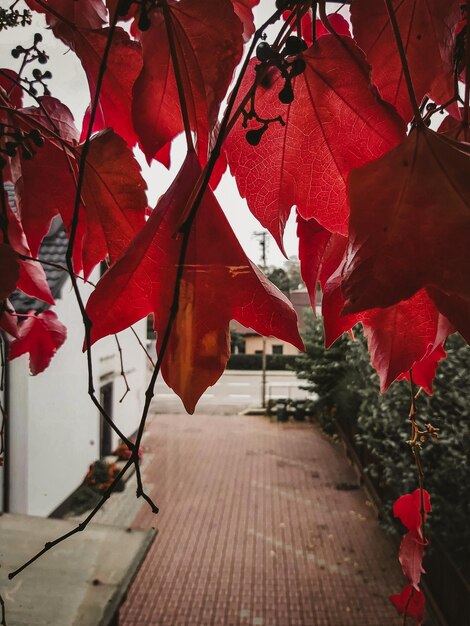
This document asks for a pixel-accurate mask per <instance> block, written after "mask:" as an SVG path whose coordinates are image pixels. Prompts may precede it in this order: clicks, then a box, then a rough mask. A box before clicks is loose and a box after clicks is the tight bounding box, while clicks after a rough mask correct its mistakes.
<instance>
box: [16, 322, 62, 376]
mask: <svg viewBox="0 0 470 626" xmlns="http://www.w3.org/2000/svg"><path fill="white" fill-rule="evenodd" d="M28 316H29V317H27V318H26V319H25V321H24V322H22V324H21V325H20V327H19V331H18V338H17V339H14V340H13V341H12V342H11V343H10V349H9V352H8V358H9V359H10V360H11V361H12V360H13V359H16V358H18V357H19V356H21V355H22V354H26V353H29V369H30V371H31V374H33V376H35V375H36V374H39V373H40V372H43V371H44V370H45V369H46V368H47V367H48V366H49V363H50V362H51V359H52V357H53V356H54V354H55V353H56V352H57V350H58V349H59V348H60V347H61V345H62V344H63V343H64V341H65V339H66V337H67V329H66V328H65V326H64V325H63V324H62V323H61V322H60V321H59V320H58V318H57V315H56V314H55V313H54V311H43V312H42V313H38V314H37V315H35V314H34V311H30V312H29V313H28Z"/></svg>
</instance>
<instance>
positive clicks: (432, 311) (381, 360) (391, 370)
mask: <svg viewBox="0 0 470 626" xmlns="http://www.w3.org/2000/svg"><path fill="white" fill-rule="evenodd" d="M297 232H298V235H299V258H300V263H301V271H302V277H303V279H304V281H305V284H306V286H307V289H308V291H309V294H310V300H311V302H312V306H314V304H315V294H316V288H317V282H318V281H319V282H320V284H321V286H322V290H323V298H322V312H323V323H324V328H325V345H326V347H327V348H329V347H330V346H331V345H332V344H333V343H334V342H335V341H336V340H337V339H338V337H340V336H341V335H342V334H343V333H344V332H347V331H349V330H350V329H351V328H352V327H353V326H354V325H355V324H357V323H359V322H362V323H363V326H364V334H365V336H366V338H367V342H368V348H369V352H370V354H371V361H372V365H373V366H374V367H375V369H376V370H377V373H378V375H379V378H380V383H381V391H382V392H385V391H386V390H387V389H388V387H389V386H390V385H391V383H392V382H393V381H394V380H395V379H397V378H402V377H403V376H404V375H406V373H407V372H408V370H410V369H411V368H413V373H414V374H416V379H415V382H416V383H417V384H419V385H422V386H423V387H424V388H425V389H426V390H427V391H428V392H429V393H431V389H432V380H433V378H434V374H435V370H436V366H437V361H438V360H439V359H440V358H442V357H443V356H445V352H443V349H442V342H443V341H444V340H445V338H446V337H447V336H448V335H449V334H450V333H452V332H453V331H454V329H453V327H452V326H451V325H450V324H449V322H448V320H446V319H445V318H444V317H443V316H441V315H439V311H438V310H437V308H436V307H435V305H434V304H433V302H432V300H431V299H430V298H429V296H428V295H427V293H426V292H425V290H421V291H419V292H418V293H416V294H415V295H414V296H413V297H412V298H410V299H409V300H407V301H404V302H400V303H398V304H397V305H395V306H392V307H388V308H386V309H372V310H369V311H365V312H363V313H354V314H349V315H345V316H342V315H341V311H342V309H343V306H344V299H343V295H342V291H341V283H342V273H343V266H344V258H343V256H344V252H345V250H346V247H347V239H346V237H343V236H341V235H339V234H337V233H330V232H329V231H327V230H326V229H324V228H322V227H321V226H320V225H319V224H318V223H317V222H315V221H314V220H310V221H308V222H306V221H304V220H302V219H301V218H299V222H298V231H297Z"/></svg>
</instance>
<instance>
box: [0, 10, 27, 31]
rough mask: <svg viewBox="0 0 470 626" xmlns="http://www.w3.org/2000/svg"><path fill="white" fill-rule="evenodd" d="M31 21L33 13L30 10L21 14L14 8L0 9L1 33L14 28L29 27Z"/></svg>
mask: <svg viewBox="0 0 470 626" xmlns="http://www.w3.org/2000/svg"><path fill="white" fill-rule="evenodd" d="M15 4H16V3H15ZM31 21H32V16H31V11H29V10H28V9H24V11H22V12H21V13H20V11H18V10H17V9H14V8H12V7H10V8H9V9H0V31H2V30H6V29H7V28H13V27H14V26H28V25H29V24H31Z"/></svg>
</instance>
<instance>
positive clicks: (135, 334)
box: [130, 326, 155, 367]
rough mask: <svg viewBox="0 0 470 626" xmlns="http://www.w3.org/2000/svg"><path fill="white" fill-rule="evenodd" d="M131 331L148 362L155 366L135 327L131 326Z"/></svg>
mask: <svg viewBox="0 0 470 626" xmlns="http://www.w3.org/2000/svg"><path fill="white" fill-rule="evenodd" d="M130 328H131V331H132V333H133V334H134V337H135V338H136V339H137V341H138V343H139V345H140V347H141V348H142V350H143V351H144V352H145V354H146V355H147V358H148V360H149V361H150V363H151V364H152V367H155V361H154V360H153V359H152V357H151V356H150V354H149V351H148V350H147V348H146V347H145V346H144V344H143V343H142V341H141V339H140V337H139V335H138V334H137V332H136V330H135V328H134V327H133V326H131V327H130Z"/></svg>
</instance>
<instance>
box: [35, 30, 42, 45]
mask: <svg viewBox="0 0 470 626" xmlns="http://www.w3.org/2000/svg"><path fill="white" fill-rule="evenodd" d="M41 41H42V35H41V33H34V45H36V44H38V43H39V42H41Z"/></svg>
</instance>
